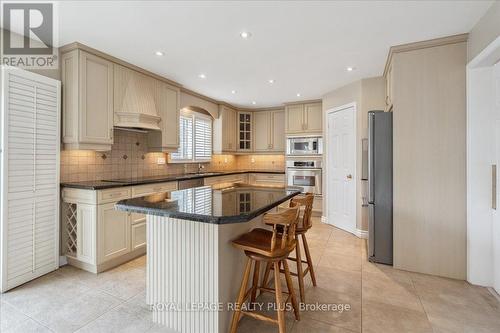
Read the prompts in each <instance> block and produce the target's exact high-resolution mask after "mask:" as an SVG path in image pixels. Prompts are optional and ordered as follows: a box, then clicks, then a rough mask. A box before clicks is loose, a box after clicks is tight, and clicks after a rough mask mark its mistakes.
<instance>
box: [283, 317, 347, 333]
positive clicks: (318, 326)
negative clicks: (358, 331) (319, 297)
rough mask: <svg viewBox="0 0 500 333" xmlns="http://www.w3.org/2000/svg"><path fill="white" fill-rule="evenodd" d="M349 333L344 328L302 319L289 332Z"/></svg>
mask: <svg viewBox="0 0 500 333" xmlns="http://www.w3.org/2000/svg"><path fill="white" fill-rule="evenodd" d="M313 332H314V333H351V332H353V331H350V330H348V329H345V328H341V327H337V326H333V325H330V324H326V323H323V322H320V321H317V320H313V319H308V318H304V319H302V320H300V321H298V322H296V323H295V324H294V325H293V327H292V330H291V333H313Z"/></svg>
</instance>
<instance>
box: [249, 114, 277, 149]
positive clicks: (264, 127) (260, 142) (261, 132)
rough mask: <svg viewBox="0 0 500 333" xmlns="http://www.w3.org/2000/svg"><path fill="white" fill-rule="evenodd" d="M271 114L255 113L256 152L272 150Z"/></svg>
mask: <svg viewBox="0 0 500 333" xmlns="http://www.w3.org/2000/svg"><path fill="white" fill-rule="evenodd" d="M270 115H271V113H270V112H268V111H259V112H254V114H253V119H254V126H255V139H254V151H269V150H271V147H272V146H271V138H270V136H271V126H272V124H271V118H270V117H271V116H270Z"/></svg>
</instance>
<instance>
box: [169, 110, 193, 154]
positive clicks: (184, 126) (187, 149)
mask: <svg viewBox="0 0 500 333" xmlns="http://www.w3.org/2000/svg"><path fill="white" fill-rule="evenodd" d="M179 121H180V123H179V149H178V150H177V152H175V153H172V159H175V160H192V159H193V118H192V117H189V116H181V117H180V120H179Z"/></svg>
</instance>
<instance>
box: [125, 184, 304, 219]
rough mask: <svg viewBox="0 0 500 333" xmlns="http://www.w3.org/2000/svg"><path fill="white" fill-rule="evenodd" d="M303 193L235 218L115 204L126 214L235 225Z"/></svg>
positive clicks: (296, 192)
mask: <svg viewBox="0 0 500 333" xmlns="http://www.w3.org/2000/svg"><path fill="white" fill-rule="evenodd" d="M300 193H301V191H300V190H298V189H297V190H295V191H293V192H292V193H290V194H289V195H287V196H285V197H283V198H281V199H280V200H277V201H275V202H273V203H271V204H269V205H266V206H263V207H262V208H259V209H258V210H256V211H252V212H251V213H249V214H241V215H235V216H219V217H215V216H206V215H199V214H189V213H181V212H175V211H168V210H165V209H159V208H150V207H139V206H130V205H128V204H127V203H126V201H127V199H125V200H121V201H119V202H117V203H116V204H115V208H116V209H117V210H120V211H126V212H132V213H140V214H146V215H155V216H161V217H171V218H175V219H180V220H188V221H194V222H202V223H210V224H220V225H224V224H234V223H245V222H248V221H250V220H252V219H254V218H256V217H257V216H259V215H262V214H263V213H265V212H267V211H268V210H270V209H272V208H274V207H277V206H279V205H280V204H282V203H283V202H285V201H287V200H289V199H291V198H293V197H294V196H296V195H299V194H300Z"/></svg>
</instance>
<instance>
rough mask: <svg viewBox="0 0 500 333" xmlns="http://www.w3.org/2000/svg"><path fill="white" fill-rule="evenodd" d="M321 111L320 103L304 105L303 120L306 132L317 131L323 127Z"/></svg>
mask: <svg viewBox="0 0 500 333" xmlns="http://www.w3.org/2000/svg"><path fill="white" fill-rule="evenodd" d="M322 115H323V111H322V105H321V103H314V104H305V105H304V122H305V126H304V127H305V128H304V129H305V130H306V131H307V132H314V133H318V132H321V130H322V129H323V118H322Z"/></svg>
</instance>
